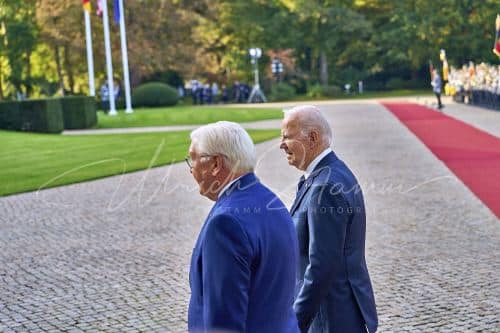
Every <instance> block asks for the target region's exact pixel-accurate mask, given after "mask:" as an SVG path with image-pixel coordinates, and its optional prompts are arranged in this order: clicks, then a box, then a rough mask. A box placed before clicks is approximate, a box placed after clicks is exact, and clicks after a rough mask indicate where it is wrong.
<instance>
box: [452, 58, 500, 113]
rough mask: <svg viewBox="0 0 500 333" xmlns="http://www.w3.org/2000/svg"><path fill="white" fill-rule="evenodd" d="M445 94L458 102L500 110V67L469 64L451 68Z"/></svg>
mask: <svg viewBox="0 0 500 333" xmlns="http://www.w3.org/2000/svg"><path fill="white" fill-rule="evenodd" d="M445 93H446V94H447V95H449V96H453V97H454V99H455V101H458V102H464V103H470V104H474V105H479V106H484V107H489V108H493V109H499V110H500V65H489V64H485V63H481V64H477V65H476V64H474V63H473V62H469V64H467V65H463V66H462V68H459V69H457V68H453V67H451V69H450V73H449V75H448V83H447V85H446V86H445Z"/></svg>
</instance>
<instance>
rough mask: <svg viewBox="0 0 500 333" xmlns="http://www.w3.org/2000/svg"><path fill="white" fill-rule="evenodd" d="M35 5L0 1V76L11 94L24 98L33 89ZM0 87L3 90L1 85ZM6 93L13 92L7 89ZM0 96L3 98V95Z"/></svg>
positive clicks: (1, 92)
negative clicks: (23, 95)
mask: <svg viewBox="0 0 500 333" xmlns="http://www.w3.org/2000/svg"><path fill="white" fill-rule="evenodd" d="M35 4H36V1H35V0H26V1H22V2H21V1H16V0H0V26H1V32H0V63H1V67H0V76H1V77H2V78H3V77H5V80H6V81H8V82H10V83H11V84H12V86H13V88H14V90H15V91H19V92H23V93H25V94H26V95H27V96H29V95H30V94H31V91H32V89H33V87H32V82H31V55H32V53H33V50H34V49H35V46H36V42H37V35H38V28H37V25H36V22H35V19H34V13H35ZM0 87H1V88H2V90H3V84H2V85H0ZM9 93H10V94H12V93H14V91H12V89H10V91H9ZM0 96H4V92H3V91H0Z"/></svg>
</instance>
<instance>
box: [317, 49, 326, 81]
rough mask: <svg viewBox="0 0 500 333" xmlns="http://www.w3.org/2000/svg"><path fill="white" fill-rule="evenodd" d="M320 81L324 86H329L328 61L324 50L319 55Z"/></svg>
mask: <svg viewBox="0 0 500 333" xmlns="http://www.w3.org/2000/svg"><path fill="white" fill-rule="evenodd" d="M319 81H320V82H321V85H322V86H324V87H326V86H328V59H327V56H326V52H325V51H324V50H321V51H320V55H319Z"/></svg>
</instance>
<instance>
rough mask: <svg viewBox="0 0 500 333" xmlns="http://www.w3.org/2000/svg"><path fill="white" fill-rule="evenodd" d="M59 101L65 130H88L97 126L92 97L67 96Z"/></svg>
mask: <svg viewBox="0 0 500 333" xmlns="http://www.w3.org/2000/svg"><path fill="white" fill-rule="evenodd" d="M59 100H60V101H61V106H62V113H63V121H64V128H65V129H78V128H90V127H92V126H94V125H96V124H97V113H96V102H95V99H94V97H88V96H68V97H62V98H60V99H59Z"/></svg>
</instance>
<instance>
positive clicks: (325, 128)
mask: <svg viewBox="0 0 500 333" xmlns="http://www.w3.org/2000/svg"><path fill="white" fill-rule="evenodd" d="M283 113H284V115H285V117H284V118H285V119H288V118H290V117H292V116H293V117H297V120H298V122H299V126H300V129H301V132H302V134H303V135H306V136H307V135H309V134H310V133H311V131H313V130H315V131H317V132H318V133H319V135H320V138H321V140H322V142H323V144H324V145H326V146H330V145H331V144H332V140H333V135H332V129H331V128H330V125H328V121H327V120H326V118H325V116H324V115H323V114H322V113H321V112H320V111H319V109H318V108H317V107H315V106H314V105H299V106H295V107H293V108H291V109H284V110H283Z"/></svg>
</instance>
